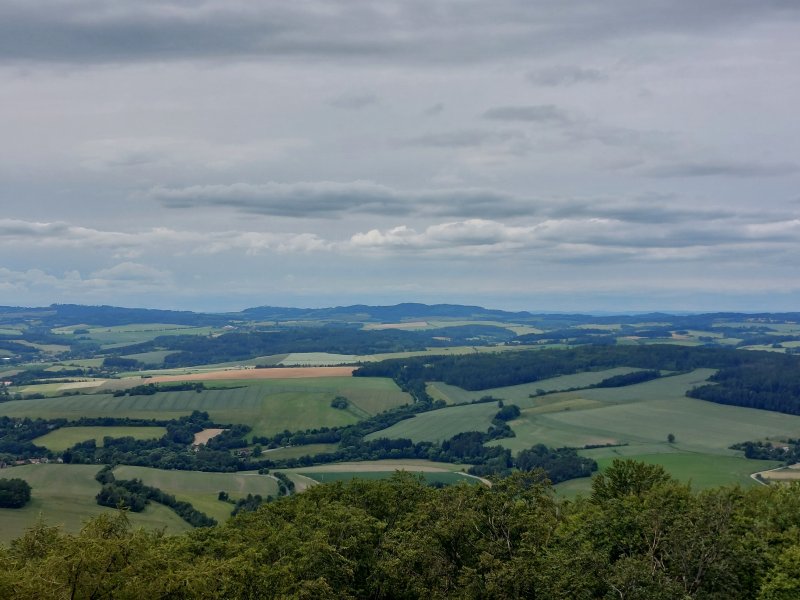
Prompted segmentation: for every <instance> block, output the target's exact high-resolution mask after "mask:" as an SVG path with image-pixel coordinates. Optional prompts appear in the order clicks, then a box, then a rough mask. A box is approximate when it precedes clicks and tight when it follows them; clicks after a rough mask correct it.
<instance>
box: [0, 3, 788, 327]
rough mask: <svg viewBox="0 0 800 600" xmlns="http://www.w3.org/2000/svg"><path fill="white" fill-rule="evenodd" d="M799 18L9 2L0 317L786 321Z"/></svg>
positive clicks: (1, 9)
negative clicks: (116, 314)
mask: <svg viewBox="0 0 800 600" xmlns="http://www.w3.org/2000/svg"><path fill="white" fill-rule="evenodd" d="M798 65H800V3H798V2H797V1H796V0H759V1H758V2H753V1H752V0H702V1H700V2H698V1H697V0H652V1H650V2H641V1H640V0H605V1H604V2H597V1H596V0H575V1H572V2H551V1H544V0H493V1H492V2H485V1H479V0H424V1H423V0H404V1H385V0H340V1H332V0H326V1H322V0H292V1H291V2H284V1H277V0H276V1H260V2H253V1H252V0H207V1H189V0H182V1H179V0H175V1H152V0H130V1H129V0H114V1H108V0H102V1H101V0H69V1H67V0H37V1H36V2H30V1H29V0H0V132H2V135H0V208H2V210H1V211H0V305H13V306H41V305H48V304H51V303H80V304H113V305H118V306H143V307H157V308H172V309H189V310H207V311H228V310H238V309H241V308H244V307H248V306H259V305H276V306H303V307H322V306H334V305H344V304H354V303H365V304H394V303H396V302H407V301H414V302H427V303H438V302H448V303H461V304H479V305H483V306H487V307H491V308H505V309H512V310H530V311H534V312H536V311H582V312H593V311H604V312H629V311H642V310H674V311H716V310H739V311H787V310H800V117H799V116H798V107H800V68H798Z"/></svg>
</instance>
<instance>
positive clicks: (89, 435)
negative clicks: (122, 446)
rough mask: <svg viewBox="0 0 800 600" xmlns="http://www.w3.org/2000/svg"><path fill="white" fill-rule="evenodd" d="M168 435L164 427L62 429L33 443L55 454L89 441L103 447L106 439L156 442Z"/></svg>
mask: <svg viewBox="0 0 800 600" xmlns="http://www.w3.org/2000/svg"><path fill="white" fill-rule="evenodd" d="M166 433H167V430H166V428H164V427H60V428H59V429H56V430H55V431H51V432H50V433H48V434H46V435H43V436H41V437H38V438H36V439H35V440H33V443H34V444H36V445H37V446H42V447H44V448H47V449H48V450H51V451H53V452H61V451H62V450H66V449H67V448H71V447H72V446H74V445H75V444H77V443H79V442H85V441H87V440H94V441H95V442H97V445H98V446H102V445H103V438H104V437H112V438H121V437H132V438H134V439H137V440H155V439H158V438H160V437H163V436H164V435H166Z"/></svg>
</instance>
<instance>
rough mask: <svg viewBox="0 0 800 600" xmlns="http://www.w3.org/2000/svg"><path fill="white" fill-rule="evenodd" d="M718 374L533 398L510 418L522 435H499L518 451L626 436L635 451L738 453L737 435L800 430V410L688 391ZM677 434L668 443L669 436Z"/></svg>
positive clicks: (622, 439) (698, 372)
mask: <svg viewBox="0 0 800 600" xmlns="http://www.w3.org/2000/svg"><path fill="white" fill-rule="evenodd" d="M711 373H712V371H711V370H709V369H698V370H696V371H693V372H692V373H688V374H683V375H676V376H672V377H664V378H661V379H657V380H653V381H648V382H645V383H641V384H637V385H631V386H626V387H622V388H597V389H590V390H581V391H576V392H564V393H558V394H548V395H547V396H541V397H539V398H532V399H531V403H532V404H531V405H529V406H526V407H524V408H523V410H522V415H521V417H520V418H519V419H518V420H516V421H513V422H511V423H510V425H511V427H512V429H513V430H514V432H515V433H516V435H517V437H515V438H508V439H503V440H499V441H498V443H499V444H501V445H503V446H504V447H507V448H510V449H511V450H512V451H514V452H518V451H520V450H522V449H524V448H527V447H530V446H531V445H532V444H536V443H543V444H546V445H549V446H555V447H559V446H572V447H582V446H584V445H587V444H606V443H625V442H627V443H628V444H630V446H629V448H630V449H631V450H636V448H637V447H638V448H640V450H639V452H640V453H641V452H642V450H644V449H645V448H649V449H655V448H659V446H661V447H663V448H664V450H660V452H662V451H663V452H673V451H674V450H675V449H677V450H679V451H688V452H697V453H701V454H702V453H709V454H720V455H735V454H736V452H735V451H733V450H729V449H728V448H729V446H730V445H731V444H734V443H736V442H743V441H746V440H752V439H766V438H773V439H774V438H776V437H797V435H798V433H799V432H800V417H797V416H791V415H784V414H779V413H775V412H770V411H763V410H756V409H750V408H742V407H737V406H726V405H722V404H714V403H711V402H705V401H702V400H695V399H692V398H687V397H686V396H685V392H686V390H688V389H690V388H691V387H693V386H695V385H697V384H699V383H702V382H703V381H704V380H705V379H706V378H707V377H708V376H710V374H711ZM670 433H672V434H673V435H674V436H675V443H674V444H671V445H670V444H667V443H666V439H667V435H668V434H670Z"/></svg>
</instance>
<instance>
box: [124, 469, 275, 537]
mask: <svg viewBox="0 0 800 600" xmlns="http://www.w3.org/2000/svg"><path fill="white" fill-rule="evenodd" d="M114 476H115V477H116V478H117V479H141V480H142V482H143V483H144V484H145V485H149V486H153V487H157V488H159V489H161V490H163V491H165V492H167V493H168V494H172V495H173V496H175V498H177V499H178V500H184V501H186V502H189V503H191V504H192V506H194V507H195V508H196V509H197V510H199V511H201V512H204V513H206V514H207V515H208V516H209V517H213V518H215V519H216V520H217V521H219V522H220V523H222V522H225V521H226V520H227V519H228V518H229V517H230V515H231V510H233V506H232V505H231V504H230V503H228V502H224V501H222V500H219V499H218V494H219V492H228V494H229V495H230V497H231V499H232V500H237V499H239V498H244V497H245V496H247V494H253V495H256V494H260V495H261V496H263V497H264V498H266V497H267V496H277V495H278V483H277V481H276V480H275V478H274V477H271V476H269V475H259V474H258V473H256V472H255V471H240V472H238V473H204V472H200V471H165V470H163V469H151V468H150V467H133V466H128V465H122V466H119V467H117V468H115V469H114Z"/></svg>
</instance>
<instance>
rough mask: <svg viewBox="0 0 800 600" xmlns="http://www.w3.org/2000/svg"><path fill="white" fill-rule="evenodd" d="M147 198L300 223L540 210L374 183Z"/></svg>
mask: <svg viewBox="0 0 800 600" xmlns="http://www.w3.org/2000/svg"><path fill="white" fill-rule="evenodd" d="M146 197H147V198H149V199H151V200H155V201H157V202H159V203H161V204H162V205H163V206H165V207H167V208H175V209H188V208H196V207H201V206H205V207H228V208H233V209H235V210H238V211H241V212H245V213H251V214H263V215H272V216H280V217H296V218H340V217H342V216H344V215H347V214H367V215H383V216H402V215H406V216H412V215H419V214H427V215H434V216H462V217H473V216H481V215H487V214H491V215H495V216H501V217H509V216H522V215H525V214H530V213H531V212H532V211H533V212H535V210H536V204H535V203H534V202H531V201H528V200H525V199H522V198H517V197H515V196H513V195H511V194H507V193H503V192H499V191H494V190H482V189H449V190H416V191H414V190H412V191H402V190H396V189H393V188H390V187H387V186H383V185H379V184H376V183H373V182H370V181H354V182H332V181H320V182H301V183H290V184H286V183H274V182H272V183H265V184H247V183H235V184H231V185H206V186H191V187H186V188H164V187H159V188H153V189H151V190H150V191H148V192H147V193H146Z"/></svg>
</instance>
